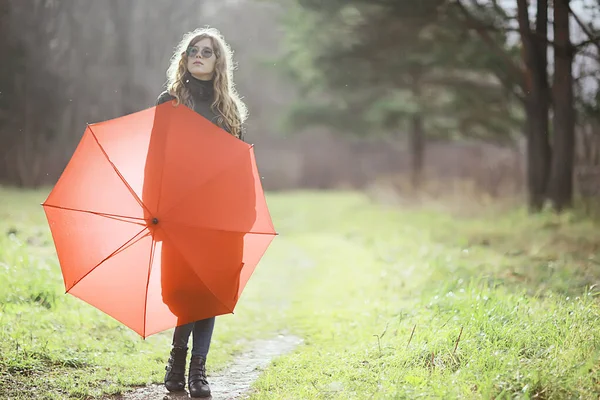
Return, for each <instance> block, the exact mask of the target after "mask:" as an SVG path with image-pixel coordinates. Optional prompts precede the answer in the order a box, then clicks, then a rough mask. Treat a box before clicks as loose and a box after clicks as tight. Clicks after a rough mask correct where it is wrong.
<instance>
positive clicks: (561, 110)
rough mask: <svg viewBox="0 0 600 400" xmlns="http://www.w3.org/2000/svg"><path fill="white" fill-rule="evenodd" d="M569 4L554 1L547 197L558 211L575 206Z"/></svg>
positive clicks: (573, 114)
mask: <svg viewBox="0 0 600 400" xmlns="http://www.w3.org/2000/svg"><path fill="white" fill-rule="evenodd" d="M569 35H570V29H569V0H554V42H555V46H554V84H553V99H554V103H553V104H554V117H553V127H554V131H553V138H552V139H553V140H552V147H553V157H552V168H551V172H550V184H549V188H548V195H549V198H550V200H551V202H552V206H553V207H554V209H555V210H556V211H559V212H560V211H562V210H563V209H565V208H569V207H571V206H572V204H573V164H574V159H575V109H574V107H573V71H572V65H573V48H572V46H571V39H570V36H569Z"/></svg>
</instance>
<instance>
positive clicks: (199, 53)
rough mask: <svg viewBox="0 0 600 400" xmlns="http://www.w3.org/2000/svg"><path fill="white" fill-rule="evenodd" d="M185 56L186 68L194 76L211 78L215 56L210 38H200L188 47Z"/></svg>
mask: <svg viewBox="0 0 600 400" xmlns="http://www.w3.org/2000/svg"><path fill="white" fill-rule="evenodd" d="M187 56H188V60H187V69H188V71H190V74H192V76H193V77H194V78H196V79H200V80H204V81H208V80H210V79H212V77H213V74H214V72H215V62H216V61H217V56H216V55H215V51H214V48H213V44H212V40H211V39H210V38H204V39H201V40H200V41H198V42H197V43H195V44H194V45H193V46H190V47H188V49H187Z"/></svg>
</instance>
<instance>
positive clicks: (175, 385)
mask: <svg viewBox="0 0 600 400" xmlns="http://www.w3.org/2000/svg"><path fill="white" fill-rule="evenodd" d="M187 350H188V349H187V347H173V348H172V349H171V355H170V357H169V362H168V364H167V366H166V367H165V370H166V371H167V373H166V374H165V387H166V388H167V390H168V391H169V392H181V391H182V390H184V389H185V362H186V358H187Z"/></svg>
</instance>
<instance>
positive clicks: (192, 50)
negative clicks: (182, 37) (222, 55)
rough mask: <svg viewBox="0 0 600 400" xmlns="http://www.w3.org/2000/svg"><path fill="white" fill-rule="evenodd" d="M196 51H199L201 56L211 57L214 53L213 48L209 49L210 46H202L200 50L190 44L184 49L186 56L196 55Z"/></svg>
mask: <svg viewBox="0 0 600 400" xmlns="http://www.w3.org/2000/svg"><path fill="white" fill-rule="evenodd" d="M198 52H200V55H201V56H202V58H211V57H212V55H213V54H214V52H213V49H211V48H210V47H203V48H202V50H200V49H198V48H197V47H195V46H190V47H188V48H187V50H186V51H185V53H186V54H187V56H188V57H196V55H197V54H198Z"/></svg>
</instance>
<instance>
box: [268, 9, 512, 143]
mask: <svg viewBox="0 0 600 400" xmlns="http://www.w3.org/2000/svg"><path fill="white" fill-rule="evenodd" d="M288 3H289V4H287V6H288V8H289V10H288V12H287V13H286V14H285V16H284V19H283V25H284V28H285V29H284V31H285V34H284V38H283V40H284V44H283V48H284V49H285V52H284V54H283V55H282V57H281V59H280V60H279V61H278V65H280V66H281V71H282V73H283V74H284V75H285V76H287V77H288V78H289V79H291V80H293V81H295V82H297V84H298V85H299V88H300V90H301V93H302V96H301V97H300V99H301V100H299V101H298V102H297V104H295V106H294V107H292V108H291V109H290V110H289V113H288V116H287V119H286V125H287V126H286V127H287V128H288V129H289V130H297V129H299V128H303V127H307V126H309V125H311V124H317V125H319V124H322V125H328V126H333V127H335V128H337V129H339V130H343V131H346V132H349V133H353V134H376V133H384V134H387V133H390V132H394V131H396V132H397V131H399V130H404V129H406V124H408V123H409V122H410V119H411V117H412V116H413V115H415V114H417V113H418V114H420V115H422V116H423V119H424V123H425V130H426V132H427V134H428V136H430V137H431V136H440V137H462V136H469V137H479V138H497V139H498V138H499V139H510V138H511V135H513V134H515V127H517V126H519V125H520V121H521V118H522V115H521V113H520V112H519V111H520V108H519V107H518V104H515V102H516V98H515V97H514V96H512V95H511V94H512V88H511V87H510V85H508V86H507V85H505V84H504V83H505V82H503V81H500V80H499V79H498V77H497V75H496V74H495V72H496V70H497V69H498V66H502V62H501V61H500V60H499V57H500V56H499V55H498V54H496V53H494V52H492V51H491V50H490V49H489V48H488V46H487V45H486V44H485V43H483V42H482V41H481V40H480V38H478V37H477V36H476V34H474V33H471V32H469V30H468V29H464V28H463V27H461V26H460V25H459V24H457V20H456V18H455V16H454V13H455V12H456V10H454V9H453V8H452V7H450V6H448V5H447V4H446V2H445V1H443V0H420V1H416V0H414V1H405V2H393V1H375V2H374V1H365V0H354V1H343V2H342V1H330V2H327V3H324V2H319V1H311V0H289V1H288ZM488 12H489V13H490V15H492V16H495V17H496V18H499V17H498V13H497V12H496V13H493V12H491V10H488ZM492 34H493V35H495V36H499V39H500V40H499V41H504V40H503V39H504V38H503V34H502V33H501V31H496V32H493V33H492ZM507 52H509V53H510V52H512V50H510V49H507ZM501 70H502V69H501ZM500 73H501V72H500ZM506 78H507V79H510V77H506ZM517 134H518V133H517Z"/></svg>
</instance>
